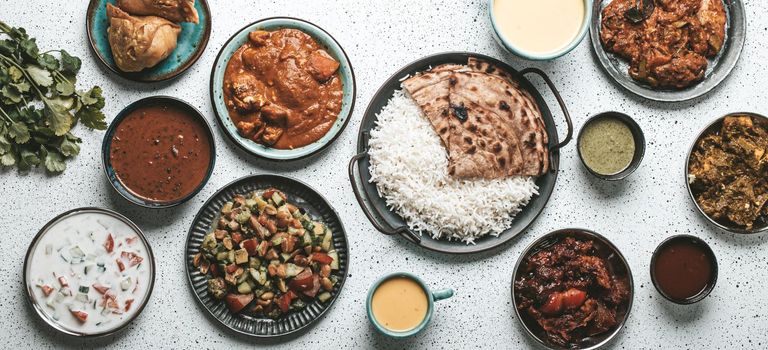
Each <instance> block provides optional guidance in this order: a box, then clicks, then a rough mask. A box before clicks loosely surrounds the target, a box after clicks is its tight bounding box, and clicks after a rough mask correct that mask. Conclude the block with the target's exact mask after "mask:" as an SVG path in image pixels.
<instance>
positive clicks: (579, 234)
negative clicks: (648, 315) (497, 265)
mask: <svg viewBox="0 0 768 350" xmlns="http://www.w3.org/2000/svg"><path fill="white" fill-rule="evenodd" d="M566 237H573V238H577V239H582V240H591V241H593V242H595V248H596V249H597V254H599V255H600V256H601V257H602V258H604V259H606V260H607V262H608V266H607V268H608V270H609V271H610V272H611V273H612V274H614V275H616V276H626V277H627V279H628V281H629V301H628V302H627V305H626V308H622V309H620V310H619V311H618V313H617V317H618V318H620V319H621V320H620V321H619V323H618V324H616V325H615V326H613V327H612V328H611V329H610V330H609V331H607V332H605V333H602V334H598V335H596V336H593V337H588V338H586V339H584V340H583V341H582V342H581V343H580V344H578V346H575V347H572V348H568V349H579V350H595V349H599V348H601V347H602V346H604V345H606V344H608V343H610V342H611V340H613V339H614V338H615V337H616V335H617V334H619V332H620V331H621V329H622V328H624V324H625V323H626V322H627V319H629V313H630V311H632V303H633V301H634V299H635V282H634V279H633V278H632V270H631V269H630V268H629V263H628V262H627V259H625V258H624V255H622V254H621V252H620V251H619V248H616V246H615V245H613V243H611V241H609V240H608V239H607V238H605V237H604V236H602V235H600V234H599V233H597V232H594V231H590V230H585V229H579V228H570V229H562V230H557V231H554V232H550V233H547V234H546V235H544V236H542V237H541V238H539V239H537V240H536V241H534V242H533V243H531V245H529V246H528V247H527V248H525V250H523V252H522V253H521V254H520V257H519V258H518V259H517V263H516V264H515V269H514V272H513V274H512V285H511V287H510V289H511V292H512V307H513V308H514V309H515V315H516V316H517V317H516V318H517V320H518V321H520V325H521V326H522V327H523V329H525V332H526V333H528V335H529V336H530V337H531V338H533V339H534V340H536V342H538V343H539V344H540V345H542V346H543V347H545V348H547V349H553V350H562V349H565V348H562V347H560V346H557V345H555V344H552V343H550V342H549V341H547V339H546V337H545V336H544V334H543V330H541V327H539V326H538V323H536V321H534V320H532V319H530V318H529V317H528V315H527V314H521V313H520V310H518V308H517V300H516V297H515V280H517V278H518V277H520V273H521V270H520V267H521V265H522V263H523V260H524V259H525V257H527V256H528V255H530V254H533V253H535V252H537V251H539V250H541V249H544V248H547V247H549V246H551V245H553V244H555V243H557V242H559V241H560V240H561V239H564V238H566Z"/></svg>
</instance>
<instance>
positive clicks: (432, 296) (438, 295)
mask: <svg viewBox="0 0 768 350" xmlns="http://www.w3.org/2000/svg"><path fill="white" fill-rule="evenodd" d="M398 277H405V278H408V279H410V280H413V281H414V282H416V283H417V284H418V285H419V286H421V288H422V289H424V292H425V293H426V294H427V302H428V305H427V314H426V316H424V320H422V321H421V323H420V324H419V325H418V326H416V327H415V328H413V329H411V330H409V331H405V332H395V331H391V330H389V329H387V328H386V327H384V326H383V325H382V324H381V323H379V321H377V320H376V317H374V316H373V309H372V307H371V304H372V302H373V294H374V293H375V292H376V289H378V288H379V286H380V285H381V284H382V283H384V282H385V281H388V280H390V279H392V278H398ZM452 296H453V289H442V290H437V291H431V290H430V289H429V287H427V285H426V284H425V283H424V281H422V280H421V279H420V278H418V277H416V276H415V275H413V274H410V273H408V272H396V273H392V274H389V275H386V276H384V277H382V278H380V279H379V280H378V281H376V283H374V284H373V285H372V286H371V289H370V290H369V291H368V298H367V299H366V302H365V306H366V309H367V313H368V320H369V321H371V324H372V325H373V328H376V330H377V331H379V332H380V333H381V334H384V335H386V336H388V337H392V338H407V337H410V336H413V335H415V334H417V333H419V332H421V331H423V330H424V329H425V328H427V325H428V324H429V321H430V320H432V314H433V313H434V312H435V302H436V301H440V300H443V299H448V298H450V297H452Z"/></svg>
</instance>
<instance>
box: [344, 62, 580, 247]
mask: <svg viewBox="0 0 768 350" xmlns="http://www.w3.org/2000/svg"><path fill="white" fill-rule="evenodd" d="M469 57H477V58H479V59H482V60H485V61H489V62H492V63H494V64H495V65H497V66H499V67H502V68H503V69H504V70H506V71H507V72H508V73H510V74H511V75H512V76H513V77H515V80H517V82H518V83H520V86H521V88H523V89H525V90H526V91H528V92H529V93H530V94H531V95H532V96H533V98H534V99H535V101H536V103H537V104H538V105H539V108H540V109H541V115H542V117H543V119H544V124H545V126H546V130H547V134H548V135H549V144H548V148H549V157H550V170H549V171H548V172H547V173H546V174H544V175H542V176H539V177H538V178H537V179H536V185H537V186H538V187H539V194H538V195H535V196H533V198H531V200H530V202H529V203H528V205H526V206H525V207H523V208H521V211H520V212H519V213H517V215H516V216H515V218H514V220H513V221H512V225H511V226H510V227H509V228H507V229H506V230H504V232H502V233H501V234H499V236H498V237H494V236H491V235H487V236H484V237H482V238H480V239H477V240H476V241H475V243H474V244H469V245H468V244H466V243H464V242H458V241H448V240H437V239H433V238H432V237H431V235H430V234H429V233H425V234H420V233H419V232H413V231H412V230H411V229H409V228H408V225H407V224H406V223H405V221H404V220H403V218H402V217H400V216H399V215H397V213H395V212H394V211H392V210H390V209H389V208H388V207H387V203H386V201H385V200H384V198H382V197H381V196H380V195H379V192H378V190H377V189H376V184H375V183H372V182H371V172H370V171H369V168H370V165H371V163H370V157H368V141H369V138H370V130H371V129H373V128H374V127H375V125H376V120H377V118H378V114H379V112H380V111H381V109H382V108H383V107H384V106H386V105H387V103H388V102H389V100H390V99H391V98H392V96H393V95H394V93H395V91H396V90H399V89H401V83H402V78H403V77H405V76H408V75H413V74H415V73H417V72H423V71H425V70H427V69H429V68H430V67H435V66H438V65H441V64H443V63H456V64H467V60H468V58H469ZM530 73H533V74H535V75H538V76H539V77H540V78H542V79H543V80H544V82H545V83H546V84H547V86H548V87H549V88H550V89H551V90H552V94H553V95H554V96H555V98H556V99H557V102H558V104H559V107H560V109H561V110H562V113H563V116H564V118H565V121H566V124H567V126H568V131H567V133H566V136H565V138H564V139H563V141H559V140H558V135H557V126H556V125H555V120H554V119H553V117H552V112H550V110H549V107H548V106H547V103H546V101H544V99H543V98H542V97H541V94H540V93H539V92H538V90H536V88H535V87H534V86H533V85H532V84H531V83H530V81H528V79H526V78H525V75H526V74H530ZM572 136H573V125H572V123H571V117H570V114H569V113H568V108H566V106H565V102H564V101H563V99H562V98H561V97H560V93H559V92H557V89H556V88H555V86H554V84H553V83H552V81H551V80H550V79H549V78H548V77H547V75H546V74H545V73H544V72H542V71H541V70H539V69H536V68H527V69H523V70H520V71H517V70H515V69H514V68H512V67H511V66H510V65H508V64H506V63H504V62H502V61H500V60H498V59H496V58H493V57H489V56H486V55H482V54H478V53H471V52H446V53H440V54H435V55H431V56H427V57H424V58H422V59H419V60H417V61H415V62H412V63H411V64H409V65H407V66H405V67H404V68H402V69H401V70H399V71H398V72H396V73H395V74H394V75H392V76H391V77H390V78H389V80H387V81H386V82H385V83H384V85H382V87H381V88H380V89H379V91H378V92H377V93H376V95H374V97H373V99H372V100H371V103H370V104H369V105H368V109H367V110H366V111H365V114H364V115H363V120H362V122H361V124H360V133H359V135H358V138H357V152H358V153H357V155H355V156H354V157H352V159H351V160H350V162H349V179H350V181H351V182H352V189H353V190H354V192H355V197H356V198H357V202H358V203H359V204H360V207H361V208H362V209H363V213H364V214H365V215H366V217H367V218H368V220H369V221H370V222H371V224H373V226H374V227H375V228H376V229H377V230H379V231H380V232H381V233H384V234H387V235H400V236H403V237H404V238H405V239H407V240H408V241H410V242H413V243H414V244H416V245H419V246H421V247H423V248H426V249H429V250H433V251H437V252H441V253H449V254H470V253H478V252H482V251H486V250H490V249H493V248H496V247H498V246H500V245H502V244H504V243H506V242H509V241H510V240H512V239H513V238H515V237H517V236H518V235H519V234H521V233H523V232H524V231H525V230H526V229H527V228H528V227H529V226H530V225H531V224H532V223H533V221H534V220H536V218H538V216H539V214H541V212H542V211H543V210H544V207H545V206H546V205H547V202H548V201H549V197H550V196H551V195H552V192H553V191H554V190H555V181H556V180H557V172H558V167H559V164H560V149H561V148H563V147H565V145H567V144H568V142H570V140H571V137H572Z"/></svg>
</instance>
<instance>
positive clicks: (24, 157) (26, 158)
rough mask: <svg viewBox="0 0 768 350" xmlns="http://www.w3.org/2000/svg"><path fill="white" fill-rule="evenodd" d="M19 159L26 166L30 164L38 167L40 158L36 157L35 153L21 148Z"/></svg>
mask: <svg viewBox="0 0 768 350" xmlns="http://www.w3.org/2000/svg"><path fill="white" fill-rule="evenodd" d="M19 153H20V156H21V157H19V158H20V159H19V161H20V162H24V163H27V164H31V165H34V166H37V165H40V157H38V156H37V154H36V153H35V152H32V151H30V150H28V149H26V148H22V149H21V152H19Z"/></svg>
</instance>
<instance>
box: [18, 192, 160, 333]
mask: <svg viewBox="0 0 768 350" xmlns="http://www.w3.org/2000/svg"><path fill="white" fill-rule="evenodd" d="M84 213H98V214H104V215H108V216H112V217H114V218H115V219H117V220H120V221H122V222H123V223H124V224H125V225H127V226H128V227H130V228H131V229H132V230H133V232H134V233H136V236H138V237H139V239H140V240H141V242H142V243H143V244H144V246H145V247H146V248H147V258H148V260H149V275H150V278H149V287H148V289H147V296H146V297H145V298H144V300H142V301H141V304H140V305H138V308H139V309H138V311H136V313H135V314H134V315H133V316H132V317H131V318H129V319H127V320H126V321H125V323H123V324H122V325H120V326H119V327H117V328H115V329H113V330H110V331H107V332H100V333H83V332H76V331H72V330H69V329H67V328H65V327H63V326H61V325H59V324H58V323H56V322H55V321H53V320H52V319H50V318H49V317H48V316H46V314H45V312H44V311H42V310H41V308H43V307H46V306H44V305H40V304H39V303H37V302H36V301H35V295H34V292H33V291H32V288H33V286H32V285H29V283H28V282H29V281H27V271H28V270H29V264H30V259H31V258H32V255H33V253H34V251H35V247H36V246H37V243H38V241H39V240H40V239H41V238H42V237H43V236H44V235H45V234H46V233H47V232H48V230H49V229H50V228H51V227H53V226H54V225H56V224H57V223H58V222H60V221H61V220H64V219H66V218H67V217H70V216H74V215H79V214H84ZM155 271H156V270H155V255H154V254H153V253H152V247H151V246H150V245H149V241H148V240H147V237H146V236H144V232H143V231H142V230H141V228H139V227H138V226H136V224H134V223H133V221H131V220H130V219H128V218H126V217H125V216H123V215H122V214H120V213H118V212H116V211H114V210H110V209H105V208H96V207H83V208H76V209H71V210H67V211H65V212H63V213H61V214H59V215H57V216H56V217H55V218H53V219H51V220H50V221H48V223H46V224H45V226H43V228H41V229H40V231H38V232H37V235H35V238H33V239H32V243H30V244H29V248H27V254H26V255H25V257H24V267H23V272H22V278H23V280H24V290H25V291H26V292H25V294H26V295H27V301H28V302H29V305H30V306H31V307H32V309H34V310H35V313H36V314H37V316H38V317H39V318H40V319H41V320H42V321H43V322H45V323H46V324H47V325H48V326H50V327H51V328H52V329H54V330H56V331H57V332H59V333H60V334H64V335H66V336H70V337H74V338H89V339H90V338H103V337H107V336H111V335H114V334H116V333H118V332H121V331H123V330H125V329H127V328H128V325H130V324H131V323H132V322H133V321H134V320H135V319H136V318H137V317H139V315H140V314H141V312H142V311H144V307H145V306H147V303H149V299H150V298H151V297H152V290H153V289H154V288H155Z"/></svg>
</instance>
